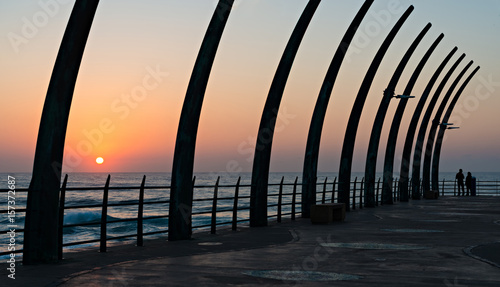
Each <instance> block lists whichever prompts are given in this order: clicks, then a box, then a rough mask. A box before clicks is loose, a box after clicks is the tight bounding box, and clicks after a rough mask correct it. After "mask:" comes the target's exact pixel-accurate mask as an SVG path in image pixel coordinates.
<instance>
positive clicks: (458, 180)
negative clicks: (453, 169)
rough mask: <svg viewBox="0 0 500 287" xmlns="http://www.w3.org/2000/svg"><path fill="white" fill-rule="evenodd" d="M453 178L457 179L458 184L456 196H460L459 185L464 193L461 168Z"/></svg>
mask: <svg viewBox="0 0 500 287" xmlns="http://www.w3.org/2000/svg"><path fill="white" fill-rule="evenodd" d="M455 179H456V180H457V185H458V196H460V187H462V193H463V195H465V188H464V174H463V172H462V169H460V170H459V171H458V173H457V175H456V176H455Z"/></svg>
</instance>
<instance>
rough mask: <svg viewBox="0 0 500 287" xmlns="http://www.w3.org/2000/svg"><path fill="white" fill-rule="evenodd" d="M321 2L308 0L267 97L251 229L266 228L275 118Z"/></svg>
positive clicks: (257, 151) (256, 162) (254, 172)
mask: <svg viewBox="0 0 500 287" xmlns="http://www.w3.org/2000/svg"><path fill="white" fill-rule="evenodd" d="M320 2H321V0H309V2H308V3H307V6H306V8H305V9H304V12H303V13H302V15H301V16H300V19H299V21H298V22H297V25H296V26H295V28H294V30H293V32H292V35H291V36H290V39H289V40H288V44H287V45H286V48H285V51H284V52H283V56H282V57H281V60H280V63H279V65H278V68H277V70H276V73H275V74H274V78H273V82H272V83H271V88H270V89H269V94H268V95H267V100H266V104H265V105H264V110H263V112H262V117H261V120H260V125H259V131H258V133H257V143H256V145H255V154H254V160H253V168H252V187H251V189H250V196H251V197H250V226H266V225H267V187H268V181H269V165H270V162H271V148H272V144H273V136H274V127H275V125H276V118H277V116H278V110H279V107H280V103H281V98H282V96H283V91H284V90H285V85H286V81H287V79H288V75H289V74H290V70H291V69H292V64H293V61H294V59H295V55H296V54H297V51H298V49H299V46H300V43H301V41H302V38H303V37H304V34H305V32H306V30H307V26H309V22H310V21H311V19H312V17H313V16H314V12H315V11H316V8H317V7H318V5H319V3H320Z"/></svg>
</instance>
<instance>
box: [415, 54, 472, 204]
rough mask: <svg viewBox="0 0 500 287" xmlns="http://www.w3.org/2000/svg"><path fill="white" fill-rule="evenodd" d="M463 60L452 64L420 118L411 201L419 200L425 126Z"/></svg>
mask: <svg viewBox="0 0 500 287" xmlns="http://www.w3.org/2000/svg"><path fill="white" fill-rule="evenodd" d="M463 58H465V54H462V55H461V56H460V57H459V58H458V60H457V61H456V62H455V63H454V64H453V66H452V67H451V68H450V70H449V71H448V73H446V75H445V76H444V77H443V79H442V80H441V83H439V86H438V87H437V89H436V91H435V92H434V94H433V95H432V98H431V101H430V102H429V105H427V110H426V111H425V114H424V117H423V118H422V122H421V124H420V128H419V130H418V135H417V141H416V142H415V151H414V152H413V167H412V168H413V169H412V178H411V182H412V199H420V163H421V159H422V147H423V145H424V140H425V132H426V131H427V126H428V125H429V121H430V119H431V115H432V111H433V110H434V107H435V106H436V103H437V100H438V99H439V95H441V92H442V91H443V88H444V86H445V85H446V82H448V80H449V78H450V77H451V75H452V74H453V72H454V71H455V69H456V68H457V66H458V65H459V64H460V62H462V60H463Z"/></svg>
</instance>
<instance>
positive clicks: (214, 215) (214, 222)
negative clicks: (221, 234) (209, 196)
mask: <svg viewBox="0 0 500 287" xmlns="http://www.w3.org/2000/svg"><path fill="white" fill-rule="evenodd" d="M219 180H220V176H218V177H217V181H216V182H215V187H214V198H213V202H212V223H211V224H210V233H211V234H215V230H216V225H217V193H218V192H219Z"/></svg>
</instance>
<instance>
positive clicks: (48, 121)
mask: <svg viewBox="0 0 500 287" xmlns="http://www.w3.org/2000/svg"><path fill="white" fill-rule="evenodd" d="M98 3H99V1H98V0H80V1H76V2H75V5H74V7H73V11H72V12H71V16H70V18H69V21H68V25H67V27H66V31H65V32H64V36H63V39H62V42H61V46H60V48H59V53H58V54H57V58H56V62H55V65H54V70H53V71H52V77H51V79H50V83H49V87H48V90H47V96H46V97H45V103H44V106H43V111H42V118H41V120H40V128H39V130H38V138H37V143H36V150H35V160H34V163H33V176H32V178H31V182H30V186H29V192H28V199H27V207H26V221H25V233H24V247H23V249H24V251H23V263H24V264H36V263H45V262H53V261H57V259H58V240H57V234H58V229H59V228H58V210H59V187H60V184H61V169H62V162H63V151H64V141H65V137H66V129H67V125H68V117H69V112H70V108H71V101H72V99H73V92H74V89H75V84H76V78H77V76H78V70H79V68H80V63H81V61H82V57H83V52H84V50H85V44H86V43H87V38H88V35H89V32H90V27H91V26H92V21H93V19H94V15H95V11H96V9H97V5H98Z"/></svg>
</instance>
